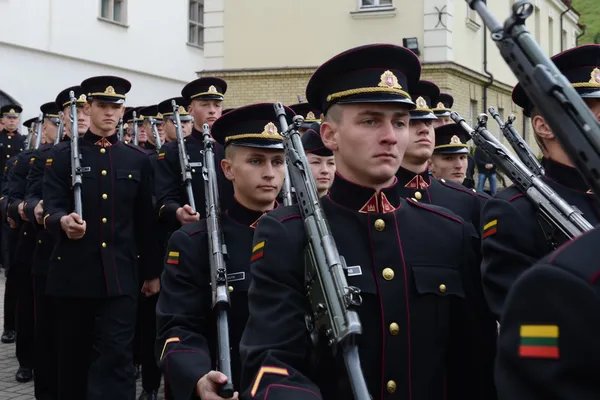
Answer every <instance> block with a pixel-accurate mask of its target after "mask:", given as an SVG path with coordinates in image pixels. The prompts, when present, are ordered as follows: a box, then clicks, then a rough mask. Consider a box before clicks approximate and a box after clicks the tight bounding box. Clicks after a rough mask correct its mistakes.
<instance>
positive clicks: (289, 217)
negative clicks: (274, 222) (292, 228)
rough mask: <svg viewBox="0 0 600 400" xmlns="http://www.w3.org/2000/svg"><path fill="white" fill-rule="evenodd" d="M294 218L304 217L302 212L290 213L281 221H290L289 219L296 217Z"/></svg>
mask: <svg viewBox="0 0 600 400" xmlns="http://www.w3.org/2000/svg"><path fill="white" fill-rule="evenodd" d="M294 218H302V217H301V216H300V214H294V215H288V216H287V217H284V218H282V219H280V220H279V222H285V221H288V220H290V219H294Z"/></svg>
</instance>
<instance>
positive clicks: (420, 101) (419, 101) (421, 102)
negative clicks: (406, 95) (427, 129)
mask: <svg viewBox="0 0 600 400" xmlns="http://www.w3.org/2000/svg"><path fill="white" fill-rule="evenodd" d="M415 104H416V105H417V108H427V102H426V101H425V99H424V98H422V97H421V96H419V97H418V98H417V100H416V101H415Z"/></svg>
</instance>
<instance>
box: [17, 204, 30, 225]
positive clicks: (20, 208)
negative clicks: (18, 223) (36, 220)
mask: <svg viewBox="0 0 600 400" xmlns="http://www.w3.org/2000/svg"><path fill="white" fill-rule="evenodd" d="M17 210H18V211H19V216H20V217H21V219H22V220H23V221H28V222H29V218H27V215H25V202H24V201H22V202H20V203H19V205H18V206H17Z"/></svg>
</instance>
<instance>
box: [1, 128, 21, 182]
mask: <svg viewBox="0 0 600 400" xmlns="http://www.w3.org/2000/svg"><path fill="white" fill-rule="evenodd" d="M24 148H25V136H23V135H20V134H19V133H18V132H15V133H11V132H8V131H7V130H6V129H3V130H2V131H0V171H2V172H1V173H0V176H1V174H3V173H4V171H5V169H4V167H5V166H6V162H7V161H8V159H9V158H11V157H14V156H16V155H17V154H19V153H20V152H21V151H23V149H24Z"/></svg>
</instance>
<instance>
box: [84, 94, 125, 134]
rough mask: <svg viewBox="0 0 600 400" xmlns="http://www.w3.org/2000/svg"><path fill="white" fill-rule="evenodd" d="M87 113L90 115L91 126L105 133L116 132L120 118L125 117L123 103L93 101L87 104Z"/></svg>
mask: <svg viewBox="0 0 600 400" xmlns="http://www.w3.org/2000/svg"><path fill="white" fill-rule="evenodd" d="M84 109H85V113H86V114H87V115H89V117H90V126H91V127H93V128H94V129H95V130H98V131H99V132H97V133H96V132H95V133H96V134H100V133H103V134H105V135H108V134H111V133H114V132H115V129H116V127H117V125H118V123H119V120H120V119H121V118H122V117H123V114H124V112H125V107H124V106H123V104H114V103H104V102H101V101H92V102H88V103H86V104H85V108H84Z"/></svg>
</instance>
